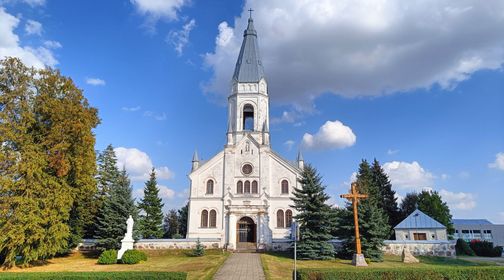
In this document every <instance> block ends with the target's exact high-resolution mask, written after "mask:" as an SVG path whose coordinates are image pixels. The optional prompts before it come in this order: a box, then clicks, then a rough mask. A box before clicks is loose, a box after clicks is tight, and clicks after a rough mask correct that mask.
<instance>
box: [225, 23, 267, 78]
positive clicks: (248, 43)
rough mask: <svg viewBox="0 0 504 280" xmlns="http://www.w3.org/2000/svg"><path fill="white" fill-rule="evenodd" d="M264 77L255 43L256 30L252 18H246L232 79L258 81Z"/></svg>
mask: <svg viewBox="0 0 504 280" xmlns="http://www.w3.org/2000/svg"><path fill="white" fill-rule="evenodd" d="M262 78H264V68H263V65H262V61H261V56H260V55H259V47H258V45H257V32H256V30H255V29H254V20H253V19H252V17H250V18H249V19H248V26H247V29H245V31H244V32H243V42H242V45H241V49H240V54H239V55H238V60H237V61H236V66H235V71H234V75H233V80H234V81H237V82H239V83H254V82H259V81H260V80H261V79H262Z"/></svg>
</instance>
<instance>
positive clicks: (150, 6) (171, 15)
mask: <svg viewBox="0 0 504 280" xmlns="http://www.w3.org/2000/svg"><path fill="white" fill-rule="evenodd" d="M130 2H131V4H133V6H135V8H136V9H137V11H138V12H139V13H140V14H142V15H144V16H147V17H148V18H149V21H150V22H151V23H155V22H156V21H158V20H159V19H166V20H176V19H177V18H178V15H177V13H178V12H179V11H180V9H181V8H182V7H183V6H185V5H187V4H188V3H189V0H130Z"/></svg>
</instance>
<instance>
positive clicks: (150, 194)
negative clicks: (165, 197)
mask: <svg viewBox="0 0 504 280" xmlns="http://www.w3.org/2000/svg"><path fill="white" fill-rule="evenodd" d="M163 206H164V204H163V203H162V199H161V198H160V197H159V188H158V187H157V181H156V171H155V170H154V168H152V171H151V173H150V178H149V181H147V182H145V188H144V197H143V199H142V200H141V201H140V203H139V204H138V208H139V209H140V210H142V214H141V215H140V229H141V233H142V236H143V238H161V237H163Z"/></svg>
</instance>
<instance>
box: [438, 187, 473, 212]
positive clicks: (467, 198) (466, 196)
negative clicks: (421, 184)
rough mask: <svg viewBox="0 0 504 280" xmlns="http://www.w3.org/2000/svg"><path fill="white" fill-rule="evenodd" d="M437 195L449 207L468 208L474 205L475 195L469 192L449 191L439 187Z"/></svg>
mask: <svg viewBox="0 0 504 280" xmlns="http://www.w3.org/2000/svg"><path fill="white" fill-rule="evenodd" d="M439 195H441V197H442V198H443V201H445V202H446V203H447V204H448V206H450V209H459V210H470V209H473V208H474V207H476V201H475V197H474V195H473V194H471V193H464V192H451V191H447V190H445V189H441V190H440V191H439Z"/></svg>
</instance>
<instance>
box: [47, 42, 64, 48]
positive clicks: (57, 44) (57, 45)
mask: <svg viewBox="0 0 504 280" xmlns="http://www.w3.org/2000/svg"><path fill="white" fill-rule="evenodd" d="M44 46H45V47H46V48H48V49H60V48H62V47H63V46H62V45H61V43H60V42H58V41H51V40H48V41H45V42H44Z"/></svg>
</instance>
